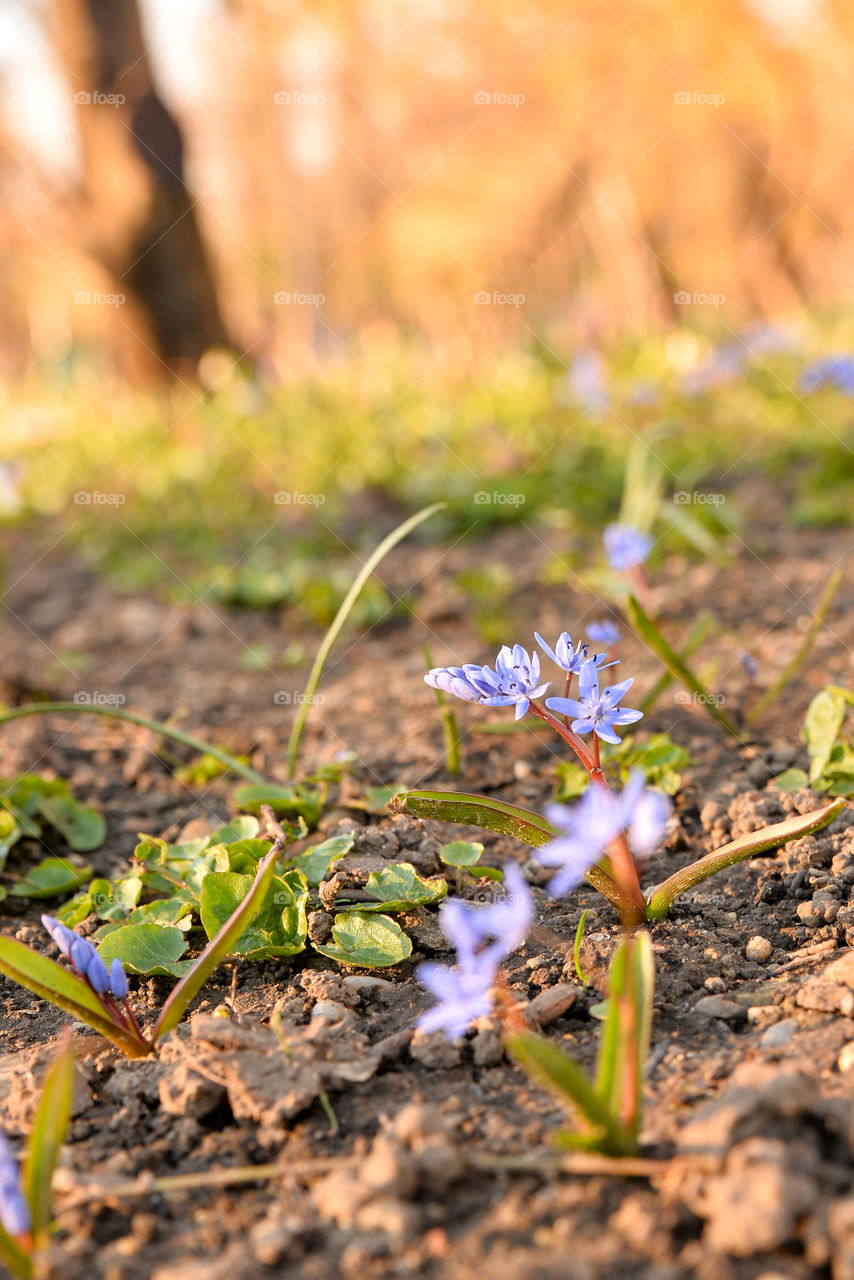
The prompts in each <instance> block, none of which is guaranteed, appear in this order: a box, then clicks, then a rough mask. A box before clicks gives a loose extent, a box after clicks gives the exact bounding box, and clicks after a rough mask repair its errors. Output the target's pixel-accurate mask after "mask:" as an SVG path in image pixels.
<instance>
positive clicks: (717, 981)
mask: <svg viewBox="0 0 854 1280" xmlns="http://www.w3.org/2000/svg"><path fill="white" fill-rule="evenodd" d="M703 986H704V987H705V988H706V990H707V991H712V992H714V993H715V994H717V995H720V994H721V992H722V991H726V983H725V982H724V980H723V978H719V977H718V975H717V974H712V976H711V977H710V978H706V980H705V982H704V983H703Z"/></svg>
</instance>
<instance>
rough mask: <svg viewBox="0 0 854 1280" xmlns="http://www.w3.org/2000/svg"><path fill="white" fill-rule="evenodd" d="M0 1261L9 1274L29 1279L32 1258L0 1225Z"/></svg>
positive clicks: (25, 1279)
mask: <svg viewBox="0 0 854 1280" xmlns="http://www.w3.org/2000/svg"><path fill="white" fill-rule="evenodd" d="M0 1262H2V1263H3V1264H4V1265H5V1266H6V1268H7V1269H8V1271H9V1272H10V1274H11V1275H13V1276H18V1277H19V1280H30V1277H31V1276H32V1274H33V1264H32V1260H31V1259H30V1258H29V1257H28V1255H27V1254H26V1253H24V1251H23V1249H22V1248H21V1246H20V1245H19V1244H18V1243H17V1241H15V1240H13V1239H12V1237H11V1236H10V1235H8V1234H7V1233H6V1232H5V1231H4V1230H3V1227H2V1226H0Z"/></svg>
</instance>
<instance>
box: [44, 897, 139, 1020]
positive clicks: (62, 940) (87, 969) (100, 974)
mask: <svg viewBox="0 0 854 1280" xmlns="http://www.w3.org/2000/svg"><path fill="white" fill-rule="evenodd" d="M42 924H43V925H44V927H45V929H47V931H48V933H49V934H50V936H51V938H52V939H53V941H54V942H55V943H56V945H57V947H58V948H59V951H60V953H61V954H62V955H64V956H65V958H66V960H68V961H70V963H71V965H72V967H73V968H74V969H76V970H77V972H78V973H79V974H80V977H81V978H84V979H85V980H86V982H88V983H89V986H90V987H91V988H92V990H93V991H94V992H95V995H96V996H100V997H102V998H103V997H104V996H110V995H112V996H115V998H116V999H117V1000H126V999H127V996H128V979H127V974H126V973H125V970H124V965H123V964H122V962H121V960H119V959H115V960H114V961H113V963H112V964H111V965H110V969H109V972H107V966H106V965H105V964H104V962H103V960H102V959H101V957H100V956H99V955H98V952H97V951H96V950H95V948H94V947H93V946H92V943H91V942H88V941H87V940H86V939H85V938H81V937H80V935H79V934H77V933H75V932H74V930H73V929H69V928H68V927H67V925H64V924H63V923H62V922H61V921H60V920H55V919H54V917H53V916H45V915H43V916H42Z"/></svg>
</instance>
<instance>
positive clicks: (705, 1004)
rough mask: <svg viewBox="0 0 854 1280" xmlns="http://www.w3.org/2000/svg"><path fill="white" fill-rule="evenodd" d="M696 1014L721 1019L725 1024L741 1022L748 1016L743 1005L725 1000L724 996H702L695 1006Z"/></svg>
mask: <svg viewBox="0 0 854 1280" xmlns="http://www.w3.org/2000/svg"><path fill="white" fill-rule="evenodd" d="M694 1012H695V1013H699V1014H700V1015H701V1016H702V1017H704V1018H720V1019H722V1020H723V1021H724V1022H741V1021H743V1020H744V1018H745V1016H746V1015H745V1012H744V1008H743V1007H742V1005H740V1004H736V1003H735V1001H734V1000H725V999H724V998H723V996H702V997H701V998H700V999H699V1000H698V1001H697V1003H696V1004H695V1005H694Z"/></svg>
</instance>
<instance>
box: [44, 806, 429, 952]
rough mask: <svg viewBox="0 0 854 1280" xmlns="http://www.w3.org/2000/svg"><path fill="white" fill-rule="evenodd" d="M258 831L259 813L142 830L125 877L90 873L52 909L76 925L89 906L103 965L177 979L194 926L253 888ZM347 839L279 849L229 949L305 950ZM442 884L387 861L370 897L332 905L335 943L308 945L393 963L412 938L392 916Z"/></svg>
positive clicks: (373, 878)
mask: <svg viewBox="0 0 854 1280" xmlns="http://www.w3.org/2000/svg"><path fill="white" fill-rule="evenodd" d="M295 789H296V788H294V790H295ZM244 790H247V791H249V790H252V788H245V789H244ZM259 790H260V789H259ZM264 790H265V794H269V793H270V788H265V789H264ZM281 790H286V788H282V789H281ZM258 829H259V824H258V820H257V818H255V817H254V816H253V815H251V814H242V815H241V816H239V817H237V818H235V819H233V821H231V822H229V823H227V824H226V825H225V826H223V827H220V828H219V829H218V830H217V831H214V832H212V833H211V834H210V835H208V836H201V837H199V838H198V839H196V840H189V841H185V842H183V843H179V844H170V843H168V842H167V841H166V840H163V839H161V838H159V837H155V836H143V837H142V838H141V840H140V843H139V844H138V845H137V847H136V849H135V850H134V858H135V865H134V866H133V867H132V868H131V869H130V870H129V871H128V872H127V873H126V874H125V875H123V876H121V877H119V878H117V879H116V880H113V881H110V880H106V879H95V880H92V881H91V883H90V884H89V886H88V888H87V889H86V890H85V891H84V892H81V893H78V894H77V895H76V896H75V897H74V899H72V901H71V902H69V903H67V904H66V905H65V906H64V907H62V908H61V909H60V910H59V911H58V912H57V917H58V919H60V920H61V921H62V922H63V924H66V925H68V926H69V928H73V927H74V926H75V925H78V924H79V923H80V922H81V921H82V920H84V919H86V918H87V917H88V916H89V915H90V914H93V913H94V914H95V915H96V916H97V917H98V919H100V920H101V921H102V922H103V923H102V924H101V925H100V927H99V928H98V929H97V930H96V931H95V933H94V934H93V935H92V940H93V941H95V942H97V943H98V949H99V952H100V954H101V957H102V958H103V960H104V962H105V963H106V964H107V965H109V964H110V962H111V961H112V960H114V959H116V958H118V959H119V960H121V962H122V964H123V965H124V966H125V968H126V969H127V971H128V972H130V973H137V974H170V975H172V976H173V977H181V976H182V975H183V974H184V973H186V972H187V971H188V970H189V968H190V967H191V965H192V963H193V962H192V960H190V959H185V958H184V956H185V952H186V951H187V949H188V946H189V937H188V935H189V934H190V932H191V931H192V930H193V929H194V928H197V927H198V926H199V925H201V928H202V929H203V930H204V932H205V934H206V935H207V937H208V938H209V939H210V938H214V937H215V936H216V935H217V934H218V933H219V931H220V929H221V928H222V926H223V924H224V923H225V921H226V920H228V919H229V918H230V917H231V916H232V914H233V913H234V911H235V910H236V909H237V907H238V906H239V905H240V903H241V902H242V901H243V900H244V899H245V898H246V896H247V894H248V893H249V890H250V888H251V886H252V883H253V880H254V878H255V876H256V874H257V871H258V864H259V862H260V861H261V859H262V858H263V857H264V855H265V853H267V852H268V850H269V844H268V843H267V842H266V841H264V840H260V839H258V838H257V835H258ZM303 834H305V827H304V824H303V825H294V826H292V827H291V828H289V830H288V835H289V837H290V840H291V842H292V841H293V840H294V839H295V838H297V837H299V836H301V835H303ZM352 845H353V836H352V835H341V836H333V837H332V838H331V839H328V840H324V841H322V842H321V843H319V844H316V845H312V846H311V847H310V848H308V849H306V850H305V851H304V852H302V853H298V854H296V855H294V856H293V857H287V856H284V857H282V858H281V859H280V861H279V862H278V863H277V866H276V871H275V874H274V876H273V878H272V880H271V882H270V885H269V888H268V890H267V893H266V896H265V898H264V900H263V902H262V904H261V906H260V908H259V910H258V911H257V912H256V914H255V916H254V917H253V919H252V920H251V922H250V924H249V926H248V927H247V928H246V929H245V931H244V932H243V933H242V935H241V936H240V937H239V938H238V939H237V941H236V942H235V943H234V945H233V946H232V949H231V954H233V955H239V956H244V957H245V958H246V959H249V960H268V959H271V958H273V957H276V956H293V955H297V954H298V953H299V952H301V951H304V950H305V948H306V946H307V945H309V943H308V937H309V930H308V916H309V913H310V912H311V911H312V910H315V909H317V907H318V906H319V900H318V897H317V890H318V888H319V886H320V885H321V883H322V882H323V881H324V879H326V878H327V877H328V876H329V875H330V873H331V872H332V871H333V870H334V868H335V865H336V863H337V862H338V861H340V859H341V858H343V857H344V856H345V855H346V854H347V853H349V851H350V849H351V848H352ZM447 887H448V886H447V881H446V880H444V879H442V878H438V879H433V880H425V879H422V878H421V876H419V875H418V874H417V872H416V871H415V869H414V868H413V867H412V866H411V865H410V864H409V863H406V862H400V863H391V864H389V866H388V867H384V868H383V869H382V870H381V871H374V872H372V873H371V874H370V875H369V876H368V879H367V882H366V884H365V889H364V893H365V894H366V895H367V896H368V897H369V898H370V899H371V900H370V901H367V902H363V901H359V902H358V903H354V904H353V905H347V904H345V905H344V906H343V907H342V908H341V910H339V911H338V912H337V914H336V915H335V919H334V922H333V925H332V940H331V942H329V943H328V944H323V945H322V944H319V943H314V944H312V945H313V946H314V948H315V950H317V951H319V952H320V953H321V954H322V955H325V956H327V957H329V958H330V959H332V960H336V961H339V962H340V963H341V964H348V965H356V966H360V967H364V968H382V967H387V966H389V965H393V964H397V963H399V962H400V961H401V960H405V959H406V958H407V957H408V956H409V955H410V954H411V951H412V944H411V942H410V940H409V938H408V937H407V935H406V934H405V933H404V931H403V930H402V929H401V928H400V926H399V925H398V924H397V922H396V921H395V920H393V919H392V916H393V915H396V914H399V913H401V912H408V911H414V910H416V909H417V908H418V907H422V906H430V905H432V904H434V903H437V902H439V901H440V900H441V899H442V898H443V897H444V896H445V894H446V893H447Z"/></svg>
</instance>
